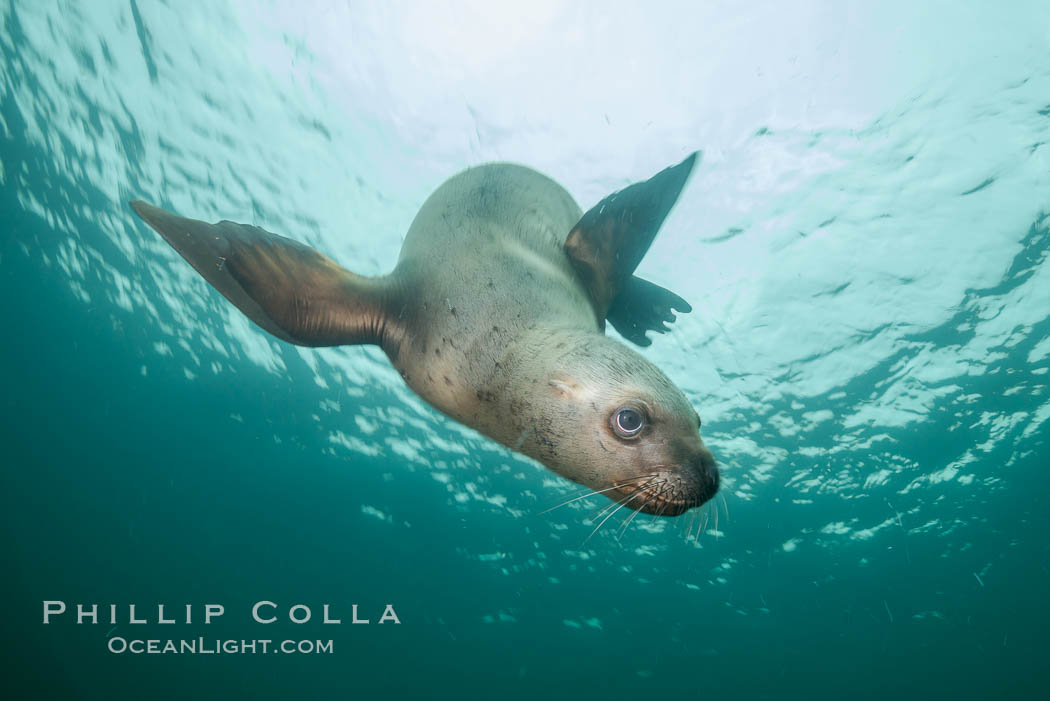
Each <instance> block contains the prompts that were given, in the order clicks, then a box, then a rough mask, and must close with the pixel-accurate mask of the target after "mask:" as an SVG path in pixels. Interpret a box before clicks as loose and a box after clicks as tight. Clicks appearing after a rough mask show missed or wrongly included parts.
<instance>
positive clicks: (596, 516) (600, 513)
mask: <svg viewBox="0 0 1050 701" xmlns="http://www.w3.org/2000/svg"><path fill="white" fill-rule="evenodd" d="M657 482H659V478H656V479H652V480H650V481H648V482H646V483H645V484H643V485H642V486H640V487H636V488H635V491H633V492H631V493H630V494H628V495H626V496H624V497H623V499H621V500H619V501H613V503H612V504H608V505H606V506H605V508H603V509H602V510H601V511H599V512H598V513H597V514H595V515H593V516H590V517H588V519H587V520H588V521H592V522H593V521H595V520H597V519H599V518H601V517H602V515H603V514H604V513H605V512H606V511H608V510H609V509H611V508H612V507H614V506H616V505H617V504H621V503H623V501H624V499H627V498H628V497H632V496H636V495H638V494H641V493H643V492H644V491H645V490H646V489H648V488H649V487H650V486H652V485H653V484H656V483H657Z"/></svg>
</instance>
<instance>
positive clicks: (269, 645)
mask: <svg viewBox="0 0 1050 701" xmlns="http://www.w3.org/2000/svg"><path fill="white" fill-rule="evenodd" d="M106 647H107V648H108V649H109V651H110V652H112V653H115V654H118V655H120V654H125V653H130V654H132V655H143V654H145V655H165V654H169V655H170V654H175V655H254V654H265V653H283V654H285V655H296V654H299V655H313V654H320V655H326V654H327V655H330V654H332V652H333V645H332V641H331V640H280V641H274V640H218V639H207V638H195V639H191V640H185V639H184V640H140V639H132V640H127V639H125V638H121V637H119V636H118V637H113V638H110V639H109V642H108V643H107V645H106Z"/></svg>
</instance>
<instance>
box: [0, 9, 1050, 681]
mask: <svg viewBox="0 0 1050 701" xmlns="http://www.w3.org/2000/svg"><path fill="white" fill-rule="evenodd" d="M0 49H2V52H3V62H2V64H0V66H2V80H0V135H2V140H0V143H2V161H0V163H2V169H0V182H2V184H3V188H2V197H3V204H2V207H0V231H2V232H3V235H2V239H0V286H2V288H0V292H2V295H0V299H3V300H4V304H3V305H2V306H0V314H2V328H4V329H5V330H6V331H5V333H4V343H3V344H2V345H0V353H2V358H0V359H2V363H0V367H2V368H3V370H2V373H3V375H2V377H3V388H4V392H3V395H4V398H3V402H2V404H0V406H2V407H3V411H4V416H3V424H2V425H3V429H2V430H3V433H2V437H3V441H4V454H5V458H4V460H3V468H2V470H0V479H2V482H0V493H2V495H3V496H2V499H3V502H2V510H0V523H2V524H3V533H4V539H3V543H4V545H3V547H4V562H5V564H6V567H5V576H4V578H3V579H4V584H3V587H4V590H5V595H4V602H5V604H6V606H5V611H6V613H5V616H6V619H7V620H6V621H5V622H6V623H7V625H6V626H5V634H4V635H3V636H2V637H3V639H4V644H5V649H6V652H5V658H6V661H7V662H8V663H9V664H5V668H6V669H7V671H6V672H5V673H4V683H5V685H8V686H11V687H13V688H14V689H16V693H15V694H14V695H13V696H12V698H14V697H18V698H23V697H25V698H135V699H139V698H167V697H171V698H186V697H197V698H230V697H245V698H255V697H273V698H321V697H356V698H377V697H383V698H400V697H406V698H413V697H415V698H451V697H457V698H497V697H503V698H535V697H536V696H537V695H542V696H541V697H546V698H581V697H582V698H598V697H599V696H600V697H601V698H606V699H614V698H632V699H636V698H643V697H644V696H645V695H647V694H652V693H656V694H661V693H674V694H677V695H680V696H682V697H685V698H701V697H702V698H709V697H711V698H731V699H732V698H778V699H783V698H807V699H808V698H813V697H818V698H886V697H894V698H989V697H992V696H995V697H996V698H1033V697H1035V696H1037V695H1039V694H1040V692H1041V691H1043V690H1044V689H1045V685H1046V684H1045V683H1046V681H1047V675H1046V673H1045V671H1043V670H1044V669H1045V661H1046V659H1047V654H1048V652H1050V644H1048V642H1047V633H1046V629H1047V626H1048V624H1050V612H1048V607H1047V604H1046V592H1047V589H1048V585H1050V570H1048V569H1047V565H1048V549H1047V546H1046V545H1045V542H1044V538H1045V535H1046V533H1047V532H1048V526H1050V523H1048V521H1050V518H1048V516H1047V511H1046V509H1045V507H1044V503H1043V498H1044V497H1045V495H1046V494H1047V486H1048V477H1047V472H1046V468H1047V465H1048V463H1050V460H1048V457H1050V449H1048V447H1047V443H1046V441H1047V435H1048V431H1050V424H1048V419H1050V397H1048V380H1050V378H1048V375H1047V373H1048V369H1050V321H1048V314H1047V311H1048V310H1050V262H1048V261H1047V255H1048V251H1050V218H1048V213H1050V61H1048V57H1050V11H1048V10H1046V8H1045V6H1044V5H1043V4H1041V3H1034V2H1033V3H1027V4H1025V3H1021V2H1017V3H1010V4H1008V5H996V4H993V3H990V2H987V3H984V2H972V3H903V2H901V3H891V2H887V3H855V4H845V3H791V4H788V3H777V2H767V3H749V4H741V3H720V4H712V3H704V4H703V5H702V7H700V8H696V7H693V6H692V4H682V5H674V4H671V3H667V4H662V5H657V6H656V7H655V8H654V7H643V6H642V5H641V4H637V5H634V4H624V5H620V6H616V5H610V4H605V3H602V4H580V3H569V2H557V1H554V0H550V1H548V2H536V3H531V4H529V6H528V9H525V8H524V6H522V7H518V6H511V5H508V6H505V7H499V6H496V7H492V6H490V5H489V4H487V3H481V2H461V3H454V4H447V3H446V4H429V3H427V4H424V3H397V4H386V3H378V2H377V3H364V4H358V3H335V2H331V3H327V2H326V3H315V4H304V3H294V4H293V3H259V4H256V3H231V4H225V3H220V2H208V3H193V4H191V3H160V2H149V1H148V0H131V1H130V2H102V1H99V2H85V3H54V2H4V3H3V4H2V6H0ZM697 148H699V149H703V151H704V158H703V162H702V163H701V164H700V165H699V167H698V168H697V171H696V173H695V174H694V176H693V178H692V180H691V181H690V183H689V185H688V187H687V190H686V191H685V193H684V194H683V196H682V199H681V200H680V202H679V204H678V206H677V208H676V209H675V210H674V212H673V213H672V215H671V217H670V218H669V219H668V220H667V222H666V225H665V227H664V229H663V230H662V232H661V234H660V236H659V237H658V238H657V240H656V242H655V244H654V245H653V247H652V249H651V250H650V252H649V254H648V256H647V257H646V259H645V260H644V261H643V263H642V266H641V268H640V270H639V272H640V274H642V275H643V276H645V277H647V278H649V279H652V280H654V281H656V282H658V283H660V284H661V285H664V286H666V287H668V288H670V289H673V290H674V291H675V292H677V293H678V294H680V295H682V296H683V297H685V298H686V299H688V300H689V301H690V302H691V303H692V305H693V308H694V311H693V312H692V313H691V314H689V315H686V316H684V317H681V318H680V319H679V321H678V322H677V323H676V324H675V327H674V329H673V331H672V333H670V334H668V335H666V336H660V337H657V338H656V339H655V342H654V343H653V345H652V346H651V347H649V348H647V349H645V350H644V351H643V352H644V354H645V355H646V357H648V358H650V359H651V360H653V362H655V363H656V364H657V365H659V366H660V367H661V368H663V369H664V370H665V371H666V372H667V373H668V375H670V376H671V378H672V379H673V380H674V381H675V382H676V383H677V384H678V385H679V386H680V387H682V388H683V390H684V391H685V392H686V393H687V395H688V396H689V397H690V399H691V400H692V401H693V403H694V406H695V407H696V408H697V409H698V410H699V412H700V414H701V416H702V417H703V421H704V436H705V441H706V442H707V444H708V445H709V446H710V447H711V448H712V450H713V451H714V452H715V455H716V456H717V457H718V459H719V461H720V463H721V465H722V469H723V476H724V480H723V485H724V487H723V490H722V494H723V495H724V501H723V500H722V499H717V500H716V501H715V503H714V506H713V507H705V508H703V509H701V510H700V514H701V516H700V518H699V519H696V520H693V519H691V517H690V516H688V515H687V516H685V517H682V518H679V519H677V520H669V519H659V520H654V519H650V518H649V517H648V516H643V517H639V518H637V519H635V520H634V522H633V523H632V524H631V526H630V528H629V529H628V530H627V531H626V532H625V533H624V534H623V536H622V537H620V538H618V537H617V532H616V528H615V527H607V528H604V529H602V530H601V531H599V532H598V533H597V534H596V535H595V536H594V537H593V538H591V539H590V540H587V541H586V543H584V541H585V540H586V539H587V536H588V534H589V533H590V532H591V530H592V529H593V523H591V522H590V521H589V520H588V519H589V517H590V516H591V515H592V514H593V513H594V512H595V511H597V510H598V509H599V508H600V507H604V506H605V504H604V503H602V502H601V500H600V498H594V499H589V500H582V501H580V502H576V503H574V504H571V505H569V506H566V507H564V508H560V509H556V510H554V511H551V512H549V513H541V512H543V511H544V510H545V509H547V508H548V507H550V506H552V505H554V504H557V503H559V502H560V501H563V500H565V499H567V498H569V497H570V496H571V495H573V494H576V493H577V490H578V488H576V487H574V486H573V485H570V484H569V483H567V482H565V481H564V480H562V479H560V478H557V477H555V476H554V475H552V474H551V473H549V472H547V471H546V470H544V469H542V468H541V467H539V466H537V465H536V464H534V463H531V462H529V461H528V460H526V459H524V458H521V457H518V456H516V455H514V454H512V453H510V452H508V451H506V450H504V449H503V448H501V447H499V446H497V445H495V444H493V443H491V442H489V441H487V440H485V439H483V438H481V437H480V436H478V435H477V434H475V433H473V432H472V431H470V430H468V429H464V428H462V427H460V426H459V425H457V424H454V423H452V422H451V421H449V420H448V419H446V418H444V417H443V416H441V415H439V414H438V413H436V412H435V411H433V410H431V409H430V408H428V407H427V406H426V405H424V404H423V403H422V402H421V401H420V400H419V399H418V398H416V397H415V396H414V395H413V394H412V393H411V392H410V391H409V390H408V389H407V388H405V386H404V385H403V383H402V382H401V380H400V378H399V377H398V376H397V374H396V372H394V371H393V370H392V369H391V368H390V366H389V364H388V362H387V360H386V358H385V356H383V355H382V354H381V353H380V352H379V351H378V350H376V349H373V348H356V347H355V348H336V349H323V350H309V349H304V348H297V347H293V346H290V345H287V344H283V343H281V342H278V341H275V340H274V339H272V338H270V337H268V336H265V335H263V334H262V333H261V332H259V331H257V330H256V329H255V328H254V327H252V326H251V325H250V324H249V322H248V321H246V320H245V319H244V318H243V317H241V316H240V315H239V313H237V312H236V311H235V310H234V309H233V308H232V306H230V305H229V304H228V303H227V302H226V301H225V300H223V299H222V298H221V297H220V296H219V295H218V294H216V293H215V292H214V291H213V290H211V289H210V288H208V287H207V286H206V284H205V283H204V282H203V281H202V280H200V279H199V277H198V276H197V274H196V273H195V272H193V271H192V269H190V267H189V266H187V265H186V264H185V263H184V262H183V261H182V260H181V259H179V258H178V257H177V255H176V254H175V253H174V252H173V251H171V250H170V249H169V248H168V246H167V245H166V244H165V243H164V242H163V241H162V240H161V239H160V238H159V237H158V236H157V235H155V234H154V233H153V232H152V231H150V230H149V229H148V228H147V227H146V226H145V225H144V224H142V223H141V222H140V221H138V220H137V218H136V217H135V216H134V215H133V213H132V212H131V210H130V209H129V208H128V207H127V205H126V202H127V201H128V200H129V199H133V198H143V199H147V200H150V201H153V202H156V203H157V204H161V205H163V206H166V207H168V208H170V209H172V210H174V211H178V212H180V213H182V214H185V215H188V216H193V217H197V218H201V219H205V220H209V221H215V220H218V219H223V218H228V219H232V220H236V221H242V222H248V223H255V224H258V225H261V226H264V227H266V228H267V229H269V230H271V231H276V232H280V233H282V234H284V235H287V236H290V237H293V238H296V239H298V240H301V241H305V242H307V243H309V244H310V245H313V246H315V247H317V248H319V249H321V250H323V251H325V252H327V253H328V254H330V255H331V256H332V257H334V258H335V259H336V260H338V261H340V262H342V263H343V264H345V265H346V266H347V267H349V268H351V269H353V270H354V271H355V272H358V273H362V274H379V273H381V272H385V271H387V270H389V269H390V268H391V267H392V266H393V263H394V262H395V260H396V258H397V253H398V250H399V247H400V243H401V240H402V238H403V235H404V232H405V231H406V230H407V228H408V224H409V222H410V221H411V219H412V217H413V215H414V214H415V211H416V210H417V209H418V207H419V206H420V204H421V203H422V201H423V200H424V199H425V197H426V196H427V195H428V194H429V192H431V191H432V190H433V189H434V188H435V187H436V186H437V185H438V184H440V183H441V182H442V181H443V180H444V179H445V178H447V177H448V176H450V175H452V174H453V173H455V172H457V171H459V170H461V169H462V168H464V167H466V166H468V165H475V164H479V163H483V162H487V161H493V160H509V161H516V162H521V163H525V164H527V165H530V166H532V167H534V168H537V169H538V170H541V171H542V172H545V173H547V174H549V175H551V176H552V177H554V178H555V179H556V180H558V181H559V182H560V183H562V184H563V185H564V186H565V187H566V188H567V189H568V190H569V191H570V192H571V193H572V194H573V195H574V196H575V197H576V199H577V201H578V202H579V203H580V204H581V206H583V207H584V209H586V208H587V207H589V206H590V205H592V204H594V203H595V202H597V201H598V200H599V199H600V198H602V197H603V196H605V195H606V194H608V193H609V192H611V191H613V190H615V189H617V188H620V187H622V186H624V185H626V184H628V183H630V182H632V181H636V180H639V179H643V178H646V177H648V176H649V175H651V174H652V173H654V172H656V171H657V170H659V169H661V168H663V167H664V166H666V165H669V164H671V163H674V162H677V161H678V160H680V159H681V157H682V156H684V155H685V154H686V153H688V152H689V151H691V150H694V149H697ZM716 513H717V514H718V517H719V520H718V523H717V526H716V525H715V523H714V518H715V514H716ZM705 515H706V516H705ZM704 518H706V519H707V525H706V528H705V529H704V530H703V532H702V533H698V526H699V525H700V524H701V523H702V520H703V519H704ZM617 521H618V519H617ZM690 529H691V530H690ZM46 600H62V601H65V602H67V603H69V604H70V605H71V606H72V605H74V604H75V602H85V603H88V604H90V603H96V602H97V603H99V604H100V605H102V606H104V607H106V608H108V604H110V603H116V604H119V605H121V606H124V607H126V606H127V605H128V604H138V605H139V606H140V610H141V609H146V610H149V608H150V607H153V609H154V610H155V607H156V605H157V604H158V603H166V604H169V610H170V609H171V608H176V609H179V608H180V607H182V606H184V605H185V604H192V605H194V606H197V607H200V608H198V609H197V614H195V615H196V616H198V617H199V615H200V612H201V611H203V605H204V604H206V603H220V604H223V605H225V607H226V614H225V615H224V616H223V617H222V619H221V620H219V621H218V622H217V623H213V624H211V625H210V626H204V625H202V624H201V623H200V622H199V618H198V619H195V622H194V623H192V624H188V625H187V624H178V625H175V626H170V625H169V626H163V625H159V624H156V623H150V624H146V625H143V626H138V627H136V626H134V625H131V624H129V623H128V622H127V621H126V620H121V621H120V622H118V624H117V625H116V627H115V628H114V626H112V625H110V624H108V623H107V622H102V623H100V624H97V625H90V624H84V625H76V624H75V622H74V620H73V619H72V618H71V616H70V615H66V616H65V617H64V618H61V619H60V620H58V621H57V622H54V623H52V624H49V625H46V626H45V625H43V624H42V623H41V612H42V602H43V601H46ZM261 600H269V601H273V602H275V603H279V604H280V605H281V607H282V608H281V611H282V614H281V615H282V616H283V615H284V613H283V612H284V611H287V609H288V607H290V606H291V605H293V604H306V605H309V606H311V608H312V609H313V611H314V613H315V618H314V619H312V620H311V622H309V623H306V624H303V625H295V624H292V623H289V622H288V621H287V620H286V619H283V618H282V620H281V621H280V622H278V623H275V624H272V625H270V626H261V625H259V624H256V623H254V622H252V621H251V618H250V613H249V612H250V609H251V606H252V604H253V603H254V602H257V601H261ZM324 603H331V605H332V607H333V609H335V610H334V611H333V614H334V615H338V614H340V613H341V614H342V615H341V618H342V620H343V621H344V625H341V626H325V625H322V624H320V623H319V621H318V620H317V617H319V614H320V607H321V605H322V604H324ZM353 603H357V604H360V608H361V610H362V615H365V616H368V615H369V614H370V617H371V619H372V620H373V624H372V625H369V626H353V625H348V624H347V623H348V620H349V618H350V611H349V608H350V606H351V604H353ZM387 603H393V604H394V606H395V607H396V610H397V614H398V616H399V618H400V620H401V625H399V626H395V625H382V626H380V625H376V624H375V622H376V619H378V617H379V614H380V613H381V612H382V610H383V606H384V605H385V604H387ZM122 615H123V614H122ZM115 636H116V637H120V636H124V637H127V638H129V639H130V638H132V637H145V638H169V637H176V638H194V637H197V636H208V637H212V638H215V637H227V638H238V639H240V638H276V639H281V638H285V637H290V638H294V639H300V638H303V639H307V638H308V639H326V640H327V639H331V640H333V644H334V651H333V652H332V653H331V654H314V655H305V654H304V655H269V656H264V655H222V656H219V655H212V656H206V655H189V654H186V655H170V654H166V655H132V654H115V653H111V652H109V651H108V649H107V641H108V640H109V639H110V638H112V637H115Z"/></svg>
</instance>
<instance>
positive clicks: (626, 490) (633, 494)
mask: <svg viewBox="0 0 1050 701" xmlns="http://www.w3.org/2000/svg"><path fill="white" fill-rule="evenodd" d="M613 484H614V485H615V486H616V489H614V490H611V491H609V492H608V496H609V498H610V499H612V500H613V501H616V502H618V503H619V504H620V505H621V507H626V508H629V509H631V510H633V511H639V512H641V513H645V514H652V515H654V516H672V517H673V516H681V515H682V514H684V513H685V512H686V511H689V510H690V509H692V508H694V507H697V506H700V505H702V504H704V503H705V502H707V501H708V500H710V499H711V498H712V497H714V495H715V493H716V492H717V491H718V481H717V478H716V480H715V481H714V482H713V484H710V485H707V486H706V488H705V486H703V485H701V484H700V483H699V482H698V481H696V480H693V479H690V478H685V477H682V476H680V475H677V474H671V473H668V474H658V475H654V476H653V477H652V478H651V479H649V480H622V481H618V482H613Z"/></svg>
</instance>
